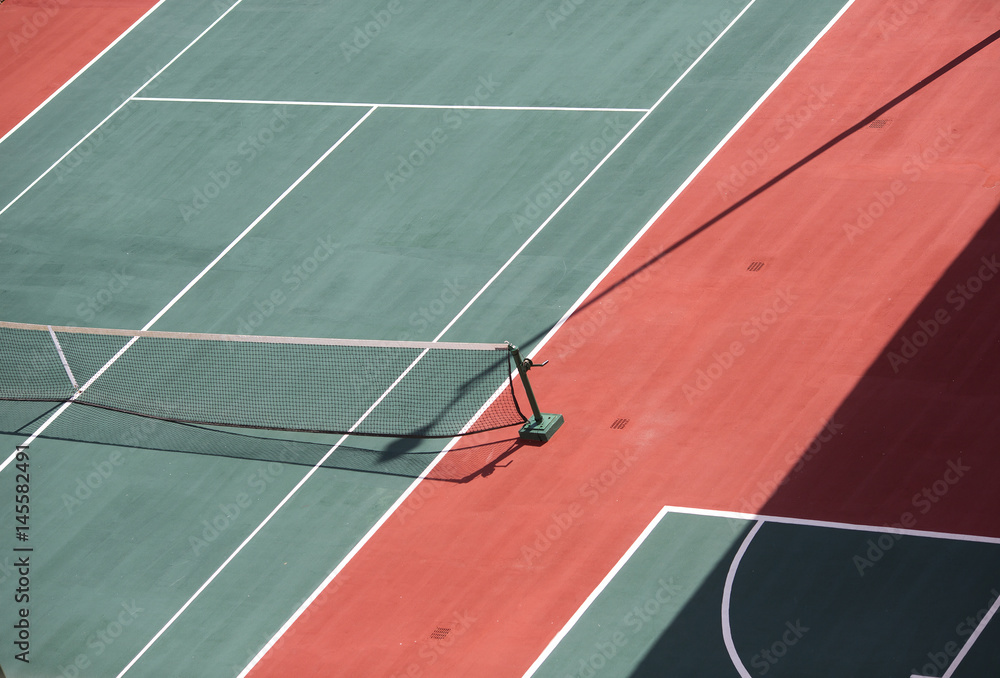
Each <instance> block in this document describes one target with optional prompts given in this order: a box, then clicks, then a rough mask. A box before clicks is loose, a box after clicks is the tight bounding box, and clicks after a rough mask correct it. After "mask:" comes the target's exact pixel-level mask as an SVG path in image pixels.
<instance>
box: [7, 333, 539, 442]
mask: <svg viewBox="0 0 1000 678" xmlns="http://www.w3.org/2000/svg"><path fill="white" fill-rule="evenodd" d="M0 356H2V362H0V400H18V401H43V402H67V401H72V402H74V403H78V404H81V405H89V406H93V407H99V408H104V409H108V410H114V411H118V412H125V413H128V414H136V415H140V416H144V417H151V418H154V419H162V420H166V421H175V422H183V423H190V424H202V425H209V426H233V427H240V428H255V429H270V430H278V431H302V432H312V433H351V434H355V435H370V436H386V437H417V438H449V437H452V436H456V435H464V434H469V433H480V432H483V431H490V430H495V429H499V428H504V427H507V426H519V425H521V424H523V423H524V422H525V421H527V419H526V418H525V416H524V415H523V414H522V413H521V410H520V407H519V405H518V402H517V398H516V397H515V394H514V388H513V382H512V373H513V371H514V369H515V365H514V363H513V359H512V357H511V352H510V350H509V346H508V345H507V344H468V343H446V342H413V341H362V340H351V339H318V338H291V337H258V336H243V335H226V334H191V333H180V332H152V331H146V332H143V331H132V330H108V329H90V328H78V327H52V326H48V325H28V324H22V323H10V322H0Z"/></svg>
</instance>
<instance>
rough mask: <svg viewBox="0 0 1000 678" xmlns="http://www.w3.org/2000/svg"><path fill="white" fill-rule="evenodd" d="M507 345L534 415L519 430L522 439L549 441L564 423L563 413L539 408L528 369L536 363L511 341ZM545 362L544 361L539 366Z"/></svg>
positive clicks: (538, 441)
mask: <svg viewBox="0 0 1000 678" xmlns="http://www.w3.org/2000/svg"><path fill="white" fill-rule="evenodd" d="M507 347H508V350H509V351H510V355H511V357H512V358H513V359H514V364H515V365H516V366H517V373H518V374H519V375H520V376H521V383H522V384H523V385H524V394H525V396H527V398H528V403H529V404H530V405H531V412H532V417H531V419H529V420H528V421H527V423H525V424H524V426H522V427H521V430H520V432H519V434H520V437H521V440H525V441H528V442H532V443H545V442H548V441H549V440H550V439H551V438H552V436H553V435H555V433H556V431H558V430H559V427H560V426H562V425H563V416H562V415H561V414H550V413H543V412H542V411H541V410H540V409H539V408H538V401H537V400H536V399H535V392H534V391H533V390H532V388H531V381H529V380H528V370H530V369H531V368H532V367H534V366H535V364H534V363H533V362H531V359H530V358H522V357H521V351H520V350H518V348H517V346H515V345H514V344H512V343H510V342H509V341H508V342H507ZM545 362H546V363H547V362H548V361H547V360H546V361H545ZM544 364H545V363H542V364H541V365H539V367H541V366H542V365H544Z"/></svg>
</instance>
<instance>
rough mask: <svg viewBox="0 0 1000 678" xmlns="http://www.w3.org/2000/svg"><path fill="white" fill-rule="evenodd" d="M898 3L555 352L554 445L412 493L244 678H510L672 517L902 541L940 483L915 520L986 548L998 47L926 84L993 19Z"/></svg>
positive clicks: (756, 120)
mask: <svg viewBox="0 0 1000 678" xmlns="http://www.w3.org/2000/svg"><path fill="white" fill-rule="evenodd" d="M894 7H895V5H893V4H891V3H890V4H887V3H882V2H874V1H871V2H858V3H857V4H856V5H855V6H854V7H853V8H852V9H851V10H850V11H849V12H848V13H847V14H846V15H845V17H844V18H843V19H842V20H841V22H839V23H838V25H837V26H836V27H835V28H834V29H833V30H832V31H831V32H830V33H829V35H828V36H827V37H826V38H824V39H823V40H822V41H821V42H820V43H819V45H818V46H817V48H816V49H815V50H814V51H813V52H812V53H811V54H810V55H809V56H808V57H807V58H806V59H805V60H804V61H803V62H802V63H801V65H800V66H799V67H798V68H797V69H796V70H795V71H794V72H793V73H792V75H791V76H790V77H789V78H788V79H787V80H786V81H785V82H784V83H783V84H782V86H781V87H780V88H779V89H778V90H777V91H776V92H775V94H774V95H773V96H772V97H771V98H770V99H769V100H768V101H767V102H765V104H764V105H763V106H762V107H761V108H760V109H759V110H758V111H757V113H756V114H755V115H754V116H753V118H752V119H751V120H750V121H749V122H748V123H747V124H746V125H745V126H744V127H743V128H742V129H741V131H740V132H739V133H738V134H737V135H736V136H735V137H734V138H733V139H732V141H731V142H730V143H729V144H728V145H727V147H726V148H725V150H724V151H723V152H721V153H720V154H719V155H718V156H717V157H716V158H715V159H714V160H713V161H712V162H711V163H710V164H709V165H708V166H707V167H706V168H705V170H704V171H703V172H702V173H701V175H700V176H699V177H698V179H697V180H696V181H695V182H694V183H693V184H692V185H691V186H690V187H689V188H688V190H687V191H686V192H685V193H684V194H683V195H682V196H681V197H680V198H679V199H678V200H677V201H676V202H675V203H674V204H673V205H672V206H671V207H670V208H669V209H668V210H667V211H666V212H665V213H664V215H663V217H662V218H661V219H660V220H659V221H658V222H657V223H656V224H655V225H654V227H653V228H652V229H650V231H649V232H648V233H647V234H646V236H645V237H644V238H643V239H642V240H641V241H640V243H639V244H638V245H637V246H636V247H635V248H634V249H633V250H632V251H631V252H630V253H629V254H628V255H627V256H626V257H625V258H624V259H623V261H622V262H621V263H620V265H619V266H618V267H617V268H616V269H615V271H614V272H613V273H612V275H610V276H609V278H608V279H607V280H605V281H604V283H603V284H602V285H601V286H600V287H599V289H598V290H597V292H596V294H595V295H593V296H592V297H591V299H590V300H589V301H588V303H587V304H586V306H584V307H583V308H581V310H580V311H579V312H578V313H577V314H576V315H575V316H574V317H573V318H572V319H571V320H570V321H569V322H568V323H567V324H566V326H565V327H564V328H562V330H561V331H560V332H559V333H558V334H557V335H556V336H555V337H554V338H553V340H552V341H551V342H550V343H549V344H548V345H547V346H546V347H545V350H544V351H543V353H542V356H540V357H543V358H550V359H551V360H552V362H553V364H552V365H551V366H550V367H548V368H546V370H540V371H537V372H536V373H533V376H534V380H533V383H534V385H535V387H536V390H537V391H538V392H539V393H540V394H541V395H542V398H543V403H546V404H548V405H549V407H552V408H553V409H556V410H557V411H560V412H562V413H563V414H564V415H565V417H566V421H567V423H566V425H565V427H564V428H563V429H562V430H561V431H560V432H559V434H558V435H557V436H556V438H555V439H554V440H553V441H552V442H550V443H549V444H547V445H545V446H544V447H540V448H532V447H520V448H519V449H516V450H515V451H513V453H512V454H509V455H508V456H507V457H506V458H505V460H504V462H503V464H502V465H499V466H498V467H497V468H496V470H495V471H494V472H493V473H492V474H490V475H489V476H488V477H485V478H480V479H476V480H474V481H473V482H470V483H467V484H461V485H455V484H451V483H444V482H425V483H424V484H423V485H422V490H421V494H420V495H415V496H414V497H411V498H410V499H409V500H408V501H407V503H406V504H405V505H404V506H403V507H402V509H401V510H399V511H398V512H397V513H396V515H394V516H393V517H392V519H391V520H390V521H389V522H388V523H387V524H386V525H385V526H383V528H382V529H381V530H380V531H379V532H378V533H377V534H376V536H375V537H374V538H373V539H372V540H371V541H370V542H369V543H368V544H367V545H366V547H365V548H364V549H363V550H362V551H361V552H360V553H359V554H358V556H357V557H356V558H355V559H354V560H353V561H351V563H350V564H349V565H348V566H347V567H346V569H345V570H344V572H343V574H342V581H343V584H342V585H340V586H339V587H337V588H336V590H333V591H331V592H330V593H329V594H325V595H324V596H323V598H322V600H323V601H324V604H323V605H322V607H321V608H319V609H317V610H316V611H310V613H309V614H308V615H307V616H306V617H305V618H303V619H300V620H299V621H298V622H297V623H296V624H294V625H293V626H292V628H291V629H290V631H289V633H288V634H287V635H286V636H285V637H284V638H283V639H282V641H281V642H279V644H278V645H277V646H276V647H275V648H274V649H272V650H271V652H270V653H269V654H268V655H267V656H266V657H265V658H264V660H263V661H262V662H261V663H260V664H259V665H258V667H257V668H256V669H255V671H254V672H253V673H252V675H253V676H254V678H260V677H263V676H285V675H296V676H327V675H344V676H353V675H378V676H421V677H423V676H477V677H481V676H515V675H521V673H523V671H524V670H525V669H527V667H528V666H529V665H530V664H531V663H532V661H533V660H534V659H535V658H536V657H537V656H538V655H539V653H540V652H541V651H542V650H543V648H544V647H545V645H546V644H547V643H548V642H549V640H550V639H551V638H552V636H553V635H554V634H555V633H556V632H557V631H558V629H559V628H561V627H562V625H563V624H564V623H565V622H566V620H567V619H568V618H569V617H570V616H571V614H572V613H573V612H574V611H575V610H576V609H577V607H578V606H579V605H580V603H581V602H582V601H583V600H584V598H585V597H586V596H587V595H588V594H589V592H590V591H591V590H593V588H594V587H595V586H596V585H597V584H598V582H599V581H600V580H601V578H603V576H604V575H605V574H606V573H607V572H608V570H609V569H610V568H611V567H612V566H613V565H614V563H615V562H616V561H617V559H618V558H619V557H620V556H621V554H622V553H623V552H624V551H625V550H626V549H627V547H628V546H629V544H630V543H631V542H632V541H633V540H634V539H635V538H636V536H637V535H638V534H639V533H640V531H641V530H642V529H643V527H644V526H645V525H646V524H647V523H648V522H649V521H650V519H651V518H652V517H653V516H654V515H655V513H656V512H657V510H658V509H659V508H660V507H661V506H663V505H665V504H674V505H682V506H695V507H707V508H717V509H729V510H743V511H758V510H759V511H764V512H774V513H785V514H790V515H802V516H809V517H816V518H822V519H828V520H853V521H858V522H865V523H876V524H879V523H892V522H896V521H898V520H899V518H900V516H901V515H903V514H905V513H906V512H907V511H910V512H915V511H919V509H918V508H917V506H916V505H915V504H914V503H913V497H914V495H915V494H919V493H921V492H922V488H924V487H931V488H933V487H934V484H935V483H936V482H938V481H939V480H941V481H942V482H944V483H945V484H946V485H947V488H948V491H947V492H945V493H944V494H942V495H940V496H938V495H935V496H936V499H937V500H936V501H935V502H933V508H932V509H931V510H929V511H928V512H926V513H921V514H920V515H919V517H915V519H916V520H917V524H916V527H917V528H918V529H932V530H950V531H961V532H973V533H981V534H990V535H993V536H998V535H1000V520H998V519H997V516H998V515H1000V499H998V495H997V493H996V492H995V484H996V478H997V471H998V470H1000V468H998V467H1000V455H997V454H996V449H997V446H996V442H995V441H996V440H997V434H998V433H1000V428H998V425H997V423H995V413H996V412H997V410H998V406H1000V389H998V386H997V383H998V380H997V377H998V376H1000V374H998V372H1000V367H998V366H1000V358H998V351H997V349H998V348H1000V346H998V342H1000V274H998V275H997V277H996V278H995V279H993V278H990V279H989V280H985V273H982V270H983V266H985V265H986V264H984V263H982V257H987V259H989V256H991V252H995V253H1000V237H998V230H1000V222H998V220H997V218H996V217H994V218H993V219H992V220H991V221H989V223H987V221H988V220H989V219H990V215H991V214H993V213H994V210H995V209H996V207H997V204H998V202H1000V191H998V188H997V185H996V184H997V183H998V182H997V180H996V177H997V176H998V175H1000V165H998V164H997V162H998V161H997V157H996V154H995V152H994V150H993V149H994V148H995V140H996V139H997V138H1000V117H998V116H996V115H994V114H993V112H992V111H993V108H994V105H993V104H994V101H993V99H994V98H995V94H994V92H995V91H996V89H997V86H998V85H1000V69H998V68H997V64H998V63H1000V42H997V43H993V44H990V45H988V46H985V47H983V48H982V49H981V50H980V51H978V52H976V53H974V54H968V55H967V56H966V57H965V58H963V59H962V60H960V61H957V62H955V63H954V64H953V66H952V67H951V68H950V69H948V70H946V71H944V72H941V73H939V74H938V75H937V77H935V78H934V79H931V80H928V81H925V82H922V81H924V80H925V78H927V76H928V75H930V74H932V73H934V72H935V71H937V70H938V69H940V68H941V67H942V66H944V65H945V64H947V63H948V62H950V61H952V60H953V59H955V58H956V57H959V56H960V55H962V54H963V53H964V52H966V50H969V49H970V48H973V47H974V46H976V45H977V43H979V42H980V41H982V40H984V39H987V38H988V37H989V36H991V34H993V33H994V31H997V30H1000V16H998V13H997V11H996V7H995V4H994V3H993V2H992V0H984V1H980V2H961V3H924V4H922V5H920V9H919V11H917V12H916V13H914V14H912V15H906V16H905V17H904V19H905V20H903V21H900V22H898V23H899V25H898V26H897V25H896V24H894V23H893V16H892V12H893V8H894ZM918 83H921V86H920V87H919V88H914V85H916V84H918ZM911 88H913V89H912V91H910V92H909V94H908V96H907V97H906V98H905V99H903V100H901V101H899V102H898V103H896V104H895V105H894V106H892V107H891V108H890V109H889V110H886V111H884V112H881V113H880V114H879V115H878V119H880V120H883V121H887V122H884V123H880V124H879V126H877V127H874V128H872V127H868V126H863V127H861V128H859V129H858V130H857V131H855V132H853V133H851V134H849V135H846V136H844V137H843V138H841V139H839V140H837V139H838V136H839V135H842V133H843V132H844V131H845V130H848V129H850V128H852V126H855V124H856V123H858V122H859V121H864V120H866V119H867V118H870V117H871V115H872V114H874V113H876V112H878V111H879V109H881V108H883V107H884V105H885V104H886V103H887V102H890V101H892V100H893V99H894V98H895V97H897V96H898V95H900V94H901V93H903V92H907V90H911ZM831 140H837V141H836V143H831ZM817 151H819V152H817ZM803 159H808V161H807V162H804V163H802V164H801V165H800V166H798V168H797V169H796V170H795V171H794V172H792V173H790V174H787V175H785V176H782V174H783V170H785V169H786V168H789V167H793V166H796V163H799V161H801V160H803ZM779 176H781V177H782V178H781V179H780V180H779V181H776V182H770V181H769V180H771V179H772V178H774V177H779ZM760 187H764V190H760V191H757V190H756V189H758V188H760ZM747 196H752V197H750V199H748V200H746V201H745V202H743V203H742V204H740V203H739V201H740V200H741V199H743V198H746V197H747ZM737 204H739V206H738V207H737V208H736V209H734V210H731V211H729V212H728V213H726V214H725V215H724V216H722V217H721V218H719V215H720V214H723V213H725V212H726V210H728V209H729V208H731V207H733V206H734V205H737ZM865 215H867V217H868V218H870V221H869V220H868V218H865ZM859 219H860V220H861V221H860V223H859ZM984 224H985V225H984ZM696 231H697V232H698V234H697V235H696V236H694V237H691V238H686V236H687V235H688V234H690V233H692V232H696ZM977 234H978V235H977ZM753 262H762V263H763V267H760V266H759V264H758V265H753ZM974 275H976V276H980V277H982V278H983V280H982V281H981V282H982V286H981V289H980V291H979V292H978V293H976V294H975V295H974V298H972V299H969V300H967V303H966V305H965V307H964V308H963V309H962V310H958V309H955V308H953V306H952V305H950V304H951V302H950V301H949V300H948V294H949V293H950V292H951V291H952V290H953V289H954V288H955V286H957V285H961V284H965V285H966V286H968V279H969V278H970V276H974ZM940 308H944V309H947V310H949V312H950V319H949V320H948V321H947V322H944V321H943V319H940V318H939V325H940V327H939V331H938V332H937V333H935V334H934V336H933V337H932V338H929V339H933V341H929V342H928V344H927V345H926V346H925V347H924V348H923V349H922V352H921V353H919V355H918V356H916V357H914V358H913V359H912V360H911V361H910V362H908V363H906V364H903V365H902V368H901V369H900V370H899V371H896V370H894V369H893V367H892V366H891V365H890V363H889V360H888V358H887V355H888V354H887V353H886V351H885V349H886V347H888V348H889V349H892V348H893V347H895V346H896V344H897V343H899V344H900V346H901V345H902V339H904V338H906V337H912V336H913V335H914V333H915V332H917V331H918V330H920V329H922V328H923V327H924V326H923V325H921V324H920V323H921V322H926V321H927V319H928V318H930V319H933V318H935V317H936V313H937V311H938V309H940ZM901 328H902V329H901ZM927 331H928V332H929V331H930V330H927ZM900 350H902V349H900ZM595 355H604V356H607V357H608V360H606V361H602V362H595V361H594V356H595ZM618 418H628V419H629V423H628V425H627V426H626V427H625V428H624V429H621V428H612V427H611V425H612V423H613V422H614V421H615V420H616V419H618ZM498 437H499V436H493V437H487V436H483V437H480V438H479V439H478V440H476V441H468V444H476V443H479V444H482V443H486V442H488V441H490V440H496V439H497V438H498ZM454 454H456V455H457V454H461V452H455V453H454ZM959 460H960V462H959ZM950 463H952V465H950ZM958 463H960V464H961V466H968V467H971V468H972V469H973V470H972V471H967V472H962V473H961V477H959V478H956V477H955V476H956V474H958V473H959V471H957V470H955V467H954V465H953V464H958ZM949 469H951V473H950V475H948V476H947V478H946V473H947V472H948V470H949ZM951 480H955V482H954V483H952V482H951ZM937 486H938V489H941V487H942V486H941V484H940V483H938V485H937ZM932 492H933V489H932ZM927 501H930V500H929V499H928V500H927ZM439 627H443V628H450V629H451V631H450V633H449V634H448V635H447V636H446V637H445V638H444V639H437V638H434V637H432V635H433V634H434V632H435V629H437V628H439Z"/></svg>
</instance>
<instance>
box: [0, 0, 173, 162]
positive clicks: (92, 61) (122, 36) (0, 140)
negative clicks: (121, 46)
mask: <svg viewBox="0 0 1000 678" xmlns="http://www.w3.org/2000/svg"><path fill="white" fill-rule="evenodd" d="M164 2H166V0H159V2H157V3H156V4H155V5H153V6H152V7H150V8H149V10H148V11H147V12H146V13H145V14H143V15H142V16H141V17H139V19H138V20H137V21H136V22H135V23H134V24H132V25H131V26H129V27H128V29H126V31H125V32H124V33H122V34H121V35H119V36H118V37H117V38H115V39H114V41H113V42H112V43H111V44H110V45H108V46H107V47H105V48H104V49H103V50H101V53H100V54H98V55H97V56H95V57H94V58H93V59H91V60H90V63H88V64H87V65H86V66H84V67H83V68H81V69H80V70H79V71H77V72H76V75H74V76H73V77H72V78H70V79H69V80H67V81H66V82H64V83H63V84H62V85H61V86H60V87H59V89H57V90H56V91H55V92H53V93H52V94H50V95H49V98H48V99H46V100H45V101H43V102H42V103H40V104H38V106H37V107H36V108H35V110H33V111H32V112H31V113H28V115H26V116H25V117H24V118H23V119H22V120H21V121H20V122H19V123H17V124H16V125H14V126H13V127H12V128H10V130H8V131H7V133H6V134H4V135H3V136H2V137H0V144H2V143H3V142H4V141H6V140H7V137H9V136H10V135H11V134H13V133H14V132H16V131H17V130H18V128H19V127H21V125H23V124H24V123H26V122H28V120H30V119H31V118H33V117H34V115H35V113H38V111H40V110H42V108H43V107H44V106H45V104H47V103H49V102H50V101H52V100H53V99H55V98H56V96H57V95H58V94H59V93H60V92H62V91H63V90H64V89H66V88H67V87H69V86H70V85H71V84H72V83H73V81H74V80H76V79H77V78H79V77H80V76H81V75H83V73H84V71H86V70H87V69H88V68H90V67H91V66H93V65H94V64H95V63H97V61H98V59H100V58H101V57H102V56H104V55H105V54H106V53H107V52H108V50H110V49H111V48H112V47H114V46H115V45H117V44H118V43H119V42H120V41H121V40H122V38H124V37H125V36H126V35H128V34H129V33H131V32H132V29H133V28H135V27H136V26H138V25H139V24H141V23H142V22H143V21H144V20H145V19H146V17H148V16H149V15H150V14H152V13H153V12H155V11H156V9H157V8H158V7H159V6H160V5H162V4H163V3H164Z"/></svg>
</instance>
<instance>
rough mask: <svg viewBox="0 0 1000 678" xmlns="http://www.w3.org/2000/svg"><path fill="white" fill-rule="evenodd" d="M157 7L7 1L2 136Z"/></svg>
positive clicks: (85, 0) (2, 15)
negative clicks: (144, 15) (151, 8)
mask: <svg viewBox="0 0 1000 678" xmlns="http://www.w3.org/2000/svg"><path fill="white" fill-rule="evenodd" d="M155 4H156V2H155V0H48V1H47V2H43V1H41V0H6V2H4V3H3V5H0V92H2V93H3V95H2V101H3V106H0V136H2V135H4V134H6V133H7V132H8V131H10V130H11V129H12V128H13V127H14V126H15V125H17V123H19V122H20V121H21V120H23V119H24V118H25V117H26V116H27V115H28V114H30V113H31V112H32V111H33V110H35V109H36V108H37V107H38V106H39V104H41V103H42V102H43V101H45V100H46V99H47V98H48V97H49V96H50V95H51V94H52V93H53V92H55V91H56V90H57V89H59V88H60V87H61V86H62V85H63V83H65V82H66V81H67V80H69V79H70V78H72V77H73V76H74V75H76V73H77V72H78V71H79V70H80V69H81V68H83V67H84V66H86V65H87V64H88V63H89V62H90V61H91V60H92V59H93V58H94V57H95V56H97V55H98V54H100V52H101V50H103V49H104V48H105V47H107V46H108V45H109V44H110V43H111V42H113V41H114V40H115V38H117V37H118V36H119V35H121V34H122V33H123V32H125V30H126V29H128V27H129V26H131V25H132V24H134V23H135V22H136V21H137V20H138V19H139V18H140V17H141V16H142V15H143V14H145V13H146V12H147V11H148V10H149V8H150V7H152V6H153V5H155Z"/></svg>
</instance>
